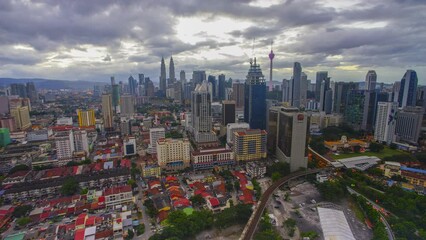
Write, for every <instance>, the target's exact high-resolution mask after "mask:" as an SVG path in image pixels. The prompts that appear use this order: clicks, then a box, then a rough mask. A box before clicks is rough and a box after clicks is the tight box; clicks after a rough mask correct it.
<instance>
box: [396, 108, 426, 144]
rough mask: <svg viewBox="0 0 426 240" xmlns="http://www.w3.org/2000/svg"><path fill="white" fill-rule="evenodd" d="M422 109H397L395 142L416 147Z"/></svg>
mask: <svg viewBox="0 0 426 240" xmlns="http://www.w3.org/2000/svg"><path fill="white" fill-rule="evenodd" d="M423 112H424V110H423V108H421V107H411V106H407V107H405V108H402V109H399V110H398V113H397V119H396V127H395V135H396V140H397V142H401V141H402V142H407V143H410V144H414V145H417V142H418V140H419V135H420V132H421V127H422V119H423Z"/></svg>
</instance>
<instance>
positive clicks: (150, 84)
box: [145, 78, 155, 97]
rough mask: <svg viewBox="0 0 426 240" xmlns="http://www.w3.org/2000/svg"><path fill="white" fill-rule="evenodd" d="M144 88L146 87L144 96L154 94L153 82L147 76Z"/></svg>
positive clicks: (152, 95)
mask: <svg viewBox="0 0 426 240" xmlns="http://www.w3.org/2000/svg"><path fill="white" fill-rule="evenodd" d="M145 89H146V96H148V97H154V95H155V87H154V83H153V82H152V81H151V79H149V78H145Z"/></svg>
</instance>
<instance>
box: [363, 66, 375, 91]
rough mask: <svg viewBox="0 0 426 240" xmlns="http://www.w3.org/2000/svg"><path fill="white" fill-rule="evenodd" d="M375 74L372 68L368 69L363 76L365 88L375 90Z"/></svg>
mask: <svg viewBox="0 0 426 240" xmlns="http://www.w3.org/2000/svg"><path fill="white" fill-rule="evenodd" d="M376 82H377V74H376V71H374V70H369V71H368V73H367V75H366V76H365V90H367V91H374V90H376Z"/></svg>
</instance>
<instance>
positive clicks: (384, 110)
mask: <svg viewBox="0 0 426 240" xmlns="http://www.w3.org/2000/svg"><path fill="white" fill-rule="evenodd" d="M397 108H398V103H396V102H378V103H377V114H376V127H375V129H374V140H376V141H379V142H386V144H391V143H392V142H394V141H395V126H396V111H397Z"/></svg>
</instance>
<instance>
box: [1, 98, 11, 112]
mask: <svg viewBox="0 0 426 240" xmlns="http://www.w3.org/2000/svg"><path fill="white" fill-rule="evenodd" d="M6 113H9V98H8V97H7V96H0V115H3V114H6Z"/></svg>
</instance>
